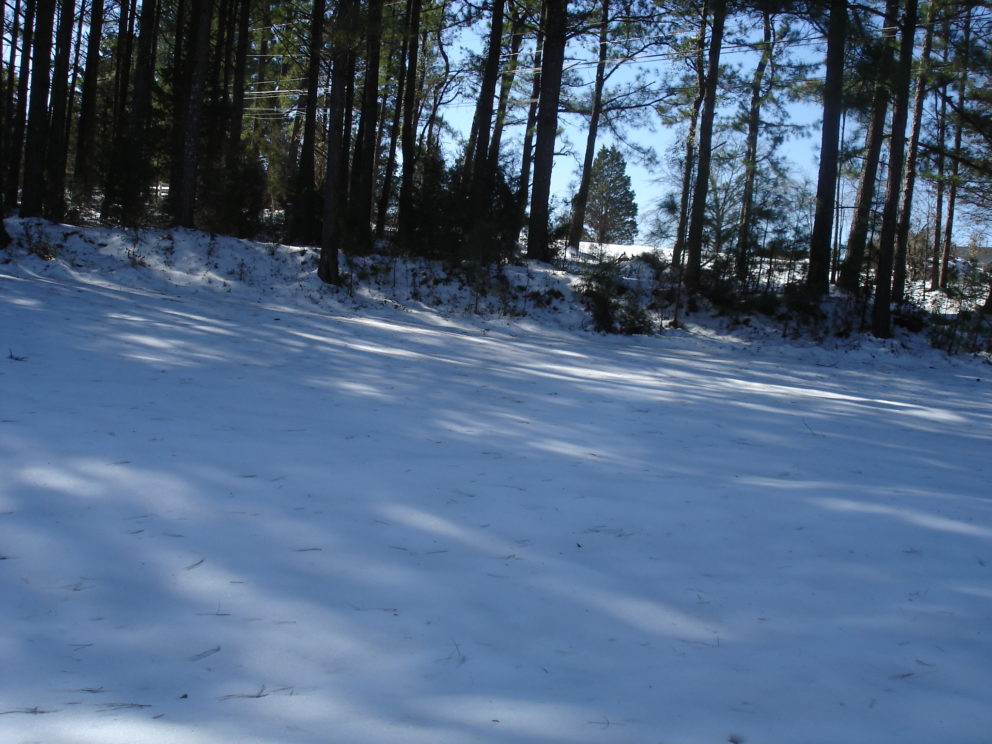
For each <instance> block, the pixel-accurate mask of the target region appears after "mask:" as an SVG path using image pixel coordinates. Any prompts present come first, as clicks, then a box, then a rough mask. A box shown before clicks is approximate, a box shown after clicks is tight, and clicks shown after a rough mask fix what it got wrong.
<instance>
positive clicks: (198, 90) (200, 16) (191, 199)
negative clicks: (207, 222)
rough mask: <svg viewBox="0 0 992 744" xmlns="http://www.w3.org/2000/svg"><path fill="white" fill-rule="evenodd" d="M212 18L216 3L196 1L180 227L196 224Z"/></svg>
mask: <svg viewBox="0 0 992 744" xmlns="http://www.w3.org/2000/svg"><path fill="white" fill-rule="evenodd" d="M212 16H213V0H192V23H193V30H194V34H195V37H194V39H193V46H192V48H191V49H190V58H191V66H192V76H191V78H190V86H189V106H188V108H187V109H186V116H185V137H184V139H183V160H182V170H181V176H180V183H179V187H180V192H179V194H178V195H177V198H176V213H175V222H176V224H177V225H178V226H180V227H193V225H194V207H195V206H196V176H197V170H198V166H199V158H200V124H201V121H202V118H203V98H204V93H205V92H206V82H207V58H208V56H209V53H210V20H211V17H212Z"/></svg>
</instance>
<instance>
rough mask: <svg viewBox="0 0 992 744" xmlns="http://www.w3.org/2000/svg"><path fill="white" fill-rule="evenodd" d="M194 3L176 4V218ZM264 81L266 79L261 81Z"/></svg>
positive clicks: (172, 205)
mask: <svg viewBox="0 0 992 744" xmlns="http://www.w3.org/2000/svg"><path fill="white" fill-rule="evenodd" d="M190 2H191V0H177V2H176V38H175V41H173V44H172V64H171V69H170V73H171V76H172V96H171V97H170V98H171V104H172V120H171V122H170V140H171V141H170V143H169V148H170V153H171V157H170V158H169V211H170V213H172V214H175V212H176V209H177V207H178V205H177V198H178V195H179V192H180V191H181V190H182V185H181V184H182V169H183V149H184V146H185V143H186V113H187V112H186V109H187V108H188V103H187V102H188V101H189V88H190V82H191V72H192V70H191V68H190V64H189V62H190V54H189V47H190V42H189V39H190V38H192V37H193V36H194V35H195V33H194V30H193V28H192V22H191V20H190V19H189V18H188V16H189V12H190V7H189V3H190ZM260 79H264V78H260Z"/></svg>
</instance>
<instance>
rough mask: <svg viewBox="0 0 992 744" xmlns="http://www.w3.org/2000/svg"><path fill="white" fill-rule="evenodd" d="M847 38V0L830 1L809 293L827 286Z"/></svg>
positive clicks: (828, 287)
mask: <svg viewBox="0 0 992 744" xmlns="http://www.w3.org/2000/svg"><path fill="white" fill-rule="evenodd" d="M846 41H847V0H831V1H830V20H829V23H828V26H827V58H826V78H825V80H824V83H823V127H822V129H821V131H820V167H819V171H818V173H817V181H816V210H815V212H814V215H813V231H812V234H811V235H810V245H809V272H808V274H807V275H806V287H807V289H808V290H809V292H810V293H811V294H813V295H817V296H822V295H825V294H826V293H827V292H828V291H829V289H830V255H831V250H830V248H831V246H830V243H831V240H830V239H831V234H832V232H833V224H834V209H835V207H836V191H837V171H838V161H839V155H840V121H841V115H842V113H843V108H844V103H843V88H844V47H845V45H846Z"/></svg>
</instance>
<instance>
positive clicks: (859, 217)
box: [837, 0, 899, 292]
mask: <svg viewBox="0 0 992 744" xmlns="http://www.w3.org/2000/svg"><path fill="white" fill-rule="evenodd" d="M898 19H899V1H898V0H887V2H886V7H885V21H884V26H885V27H884V29H883V31H882V35H883V37H884V38H885V40H886V41H885V45H884V47H883V50H884V56H883V58H882V59H881V60H880V61H879V68H880V70H881V72H880V74H879V78H878V80H876V81H875V89H874V92H873V93H872V101H871V114H870V116H869V119H868V131H867V132H866V133H865V149H864V160H863V162H862V164H861V178H860V179H859V181H858V192H857V195H856V197H855V200H854V213H853V215H852V217H851V227H850V229H849V230H848V235H847V249H846V251H845V252H844V261H843V263H842V264H841V267H840V276H839V278H838V280H837V284H838V286H840V287H841V288H842V289H845V290H847V291H848V292H857V291H858V290H859V289H860V287H861V272H862V271H863V270H864V262H865V253H866V251H867V248H868V231H869V227H870V223H871V215H872V211H873V209H874V206H875V190H876V186H877V182H878V165H879V162H880V160H881V157H882V144H883V142H884V140H885V120H886V117H887V116H888V112H889V99H890V98H891V93H890V90H889V81H888V80H887V79H885V77H884V75H885V71H886V70H888V69H889V68H890V67H891V63H892V44H891V43H890V42H889V39H892V38H894V37H895V33H896V29H895V27H896V24H897V23H898V22H899V20H898Z"/></svg>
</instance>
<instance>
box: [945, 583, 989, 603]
mask: <svg viewBox="0 0 992 744" xmlns="http://www.w3.org/2000/svg"><path fill="white" fill-rule="evenodd" d="M947 588H948V589H950V590H951V591H952V592H960V593H961V594H967V595H968V596H970V597H981V598H982V599H992V587H987V586H968V585H967V584H952V585H951V586H949V587H947Z"/></svg>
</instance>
